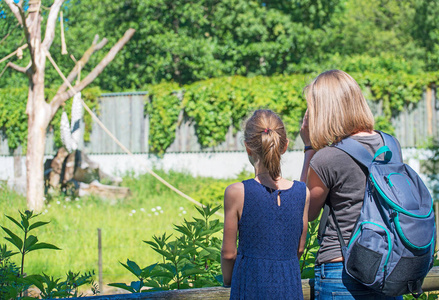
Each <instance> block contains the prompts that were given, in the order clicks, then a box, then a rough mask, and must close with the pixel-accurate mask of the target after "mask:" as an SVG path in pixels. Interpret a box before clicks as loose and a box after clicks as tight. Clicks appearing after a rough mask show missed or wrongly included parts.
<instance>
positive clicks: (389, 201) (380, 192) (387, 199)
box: [370, 174, 433, 219]
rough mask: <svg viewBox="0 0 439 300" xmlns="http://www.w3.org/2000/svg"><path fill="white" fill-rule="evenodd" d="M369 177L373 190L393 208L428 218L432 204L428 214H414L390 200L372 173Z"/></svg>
mask: <svg viewBox="0 0 439 300" xmlns="http://www.w3.org/2000/svg"><path fill="white" fill-rule="evenodd" d="M370 179H371V181H372V184H373V186H374V188H375V190H377V191H378V193H379V194H380V195H381V196H382V197H383V198H384V200H385V201H386V202H387V204H388V205H390V206H391V207H392V208H393V209H394V210H396V211H398V212H401V213H403V214H405V215H408V216H410V217H414V218H421V219H422V218H428V217H429V216H430V214H431V212H432V210H433V205H431V206H430V211H429V212H428V214H426V215H416V214H414V213H411V212H409V211H407V210H405V209H404V208H402V207H400V206H399V205H397V204H396V203H395V202H393V201H392V200H390V198H389V197H387V195H386V194H385V193H384V192H383V191H382V190H381V188H380V187H379V185H378V183H377V182H376V181H375V178H373V175H372V174H370Z"/></svg>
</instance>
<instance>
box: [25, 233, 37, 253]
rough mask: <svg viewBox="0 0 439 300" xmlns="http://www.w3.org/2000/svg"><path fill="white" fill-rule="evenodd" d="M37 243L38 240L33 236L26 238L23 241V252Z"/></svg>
mask: <svg viewBox="0 0 439 300" xmlns="http://www.w3.org/2000/svg"><path fill="white" fill-rule="evenodd" d="M37 242H38V238H37V237H36V236H34V235H30V236H28V237H27V239H26V240H25V241H24V250H25V251H26V250H27V249H29V248H30V247H32V246H33V245H35V244H36V243H37Z"/></svg>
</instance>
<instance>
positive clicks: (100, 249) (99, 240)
mask: <svg viewBox="0 0 439 300" xmlns="http://www.w3.org/2000/svg"><path fill="white" fill-rule="evenodd" d="M98 269H99V291H100V292H101V293H102V291H103V289H104V284H103V279H102V232H101V229H100V228H98Z"/></svg>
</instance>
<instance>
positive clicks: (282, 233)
mask: <svg viewBox="0 0 439 300" xmlns="http://www.w3.org/2000/svg"><path fill="white" fill-rule="evenodd" d="M244 139H245V147H246V150H247V154H248V157H249V160H250V162H251V163H252V165H253V167H254V169H255V178H252V179H248V180H245V181H243V182H238V183H234V184H232V185H230V186H228V187H227V189H226V191H225V193H224V237H223V246H222V250H221V268H222V272H223V279H224V285H225V286H230V284H231V288H232V289H231V293H230V299H303V296H302V285H301V280H300V268H299V257H300V256H301V255H302V253H303V250H304V246H305V240H306V234H307V228H308V191H307V188H306V186H305V184H304V183H302V182H298V181H294V182H291V181H289V180H286V179H284V178H282V177H281V168H280V158H281V155H282V154H283V153H285V151H286V150H287V147H288V139H287V136H286V131H285V127H284V124H283V123H282V121H281V119H280V118H279V117H278V116H277V115H276V114H275V113H274V112H272V111H270V110H257V111H255V112H254V113H253V115H252V116H251V117H250V119H249V120H248V121H247V123H246V125H245V132H244ZM238 233H239V246H238V249H236V243H237V234H238Z"/></svg>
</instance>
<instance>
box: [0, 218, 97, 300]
mask: <svg viewBox="0 0 439 300" xmlns="http://www.w3.org/2000/svg"><path fill="white" fill-rule="evenodd" d="M19 213H20V218H21V220H20V222H19V221H17V220H16V219H14V218H13V217H10V216H6V217H7V218H8V219H9V220H10V221H12V222H13V223H14V224H15V225H17V226H18V227H19V229H20V230H21V232H22V234H23V238H20V237H19V236H18V234H16V233H14V232H13V231H12V230H10V229H8V228H6V227H3V226H1V227H2V229H3V230H4V231H5V232H6V234H7V235H8V236H6V237H5V239H6V240H7V241H9V242H10V243H12V244H13V245H14V246H15V247H16V248H17V249H18V252H11V251H8V250H7V249H6V246H2V247H0V295H1V296H2V297H1V299H5V298H6V299H16V298H17V297H18V296H19V297H20V299H40V298H42V299H52V298H70V297H80V296H81V295H82V294H81V293H79V291H78V288H79V287H80V286H82V285H84V284H91V285H92V291H93V294H96V293H98V289H97V287H96V285H95V284H94V283H93V279H92V277H93V275H94V274H93V273H92V272H88V273H87V272H86V273H84V274H83V275H80V273H74V272H71V271H69V272H68V273H67V276H66V279H65V280H64V281H60V280H61V279H60V278H57V279H55V278H54V277H51V276H48V275H46V274H44V273H43V274H42V275H26V274H25V273H24V262H25V257H26V256H27V254H28V253H30V252H33V251H35V250H42V249H52V250H60V249H59V248H58V247H57V246H55V245H52V244H49V243H44V242H38V238H37V237H36V236H35V235H31V234H29V233H30V232H31V231H33V230H35V229H36V228H39V227H42V226H45V225H47V224H48V223H49V222H43V221H37V222H31V220H32V219H33V218H35V217H37V216H38V215H34V214H33V212H32V211H25V212H24V213H22V212H20V211H19ZM16 254H21V258H20V261H21V265H20V267H17V266H16V265H15V264H14V263H11V262H10V261H9V258H10V257H11V256H14V255H16ZM30 286H35V287H37V288H38V289H39V290H40V294H39V296H38V297H36V298H32V297H24V298H22V295H23V292H24V291H26V290H27V289H28V288H29V287H30ZM3 296H5V297H3Z"/></svg>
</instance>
